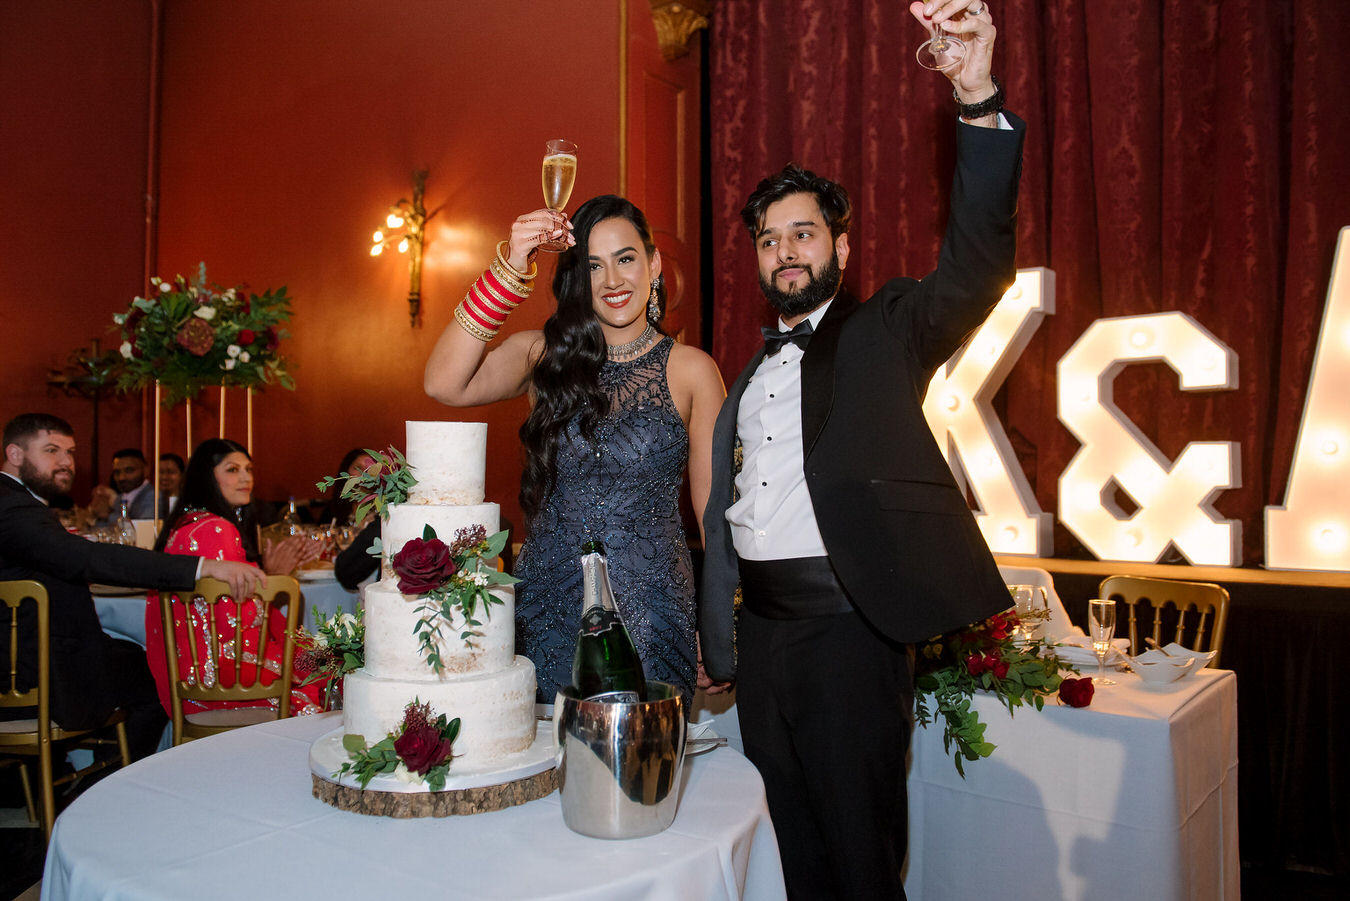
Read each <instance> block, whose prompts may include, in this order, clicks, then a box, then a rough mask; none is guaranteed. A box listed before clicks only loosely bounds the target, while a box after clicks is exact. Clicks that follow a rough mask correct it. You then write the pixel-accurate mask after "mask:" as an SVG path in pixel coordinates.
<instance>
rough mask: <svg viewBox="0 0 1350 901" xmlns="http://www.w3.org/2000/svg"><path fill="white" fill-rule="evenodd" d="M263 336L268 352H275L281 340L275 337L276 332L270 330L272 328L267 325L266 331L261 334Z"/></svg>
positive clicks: (272, 329)
mask: <svg viewBox="0 0 1350 901" xmlns="http://www.w3.org/2000/svg"><path fill="white" fill-rule="evenodd" d="M263 334H264V335H265V336H266V337H267V349H268V350H276V349H277V348H278V347H280V346H281V338H279V337H277V330H276V329H274V328H272V326H270V325H269V326H268V327H267V331H265V332H263Z"/></svg>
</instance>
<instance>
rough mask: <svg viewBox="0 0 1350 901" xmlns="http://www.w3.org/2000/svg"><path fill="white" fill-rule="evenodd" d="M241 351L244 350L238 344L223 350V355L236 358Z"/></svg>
mask: <svg viewBox="0 0 1350 901" xmlns="http://www.w3.org/2000/svg"><path fill="white" fill-rule="evenodd" d="M243 351H244V349H243V348H242V347H240V346H239V345H238V344H231V345H230V346H229V347H227V348H225V353H226V354H228V355H229V356H231V357H237V356H239V355H240V354H241V353H243Z"/></svg>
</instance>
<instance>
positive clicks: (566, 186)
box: [539, 138, 577, 253]
mask: <svg viewBox="0 0 1350 901" xmlns="http://www.w3.org/2000/svg"><path fill="white" fill-rule="evenodd" d="M543 179H544V206H546V207H548V208H549V209H550V210H562V208H563V207H565V206H567V201H568V199H569V198H570V197H571V196H572V185H573V184H575V183H576V180H577V145H576V144H573V143H572V142H571V141H564V140H563V139H562V138H554V139H553V140H552V141H549V142H547V143H546V144H544V166H543ZM539 249H540V250H547V251H548V252H549V253H561V252H562V251H564V250H566V249H567V242H566V241H562V240H558V241H544V242H543V243H542V244H540V245H539Z"/></svg>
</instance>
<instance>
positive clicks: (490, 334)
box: [455, 301, 497, 344]
mask: <svg viewBox="0 0 1350 901" xmlns="http://www.w3.org/2000/svg"><path fill="white" fill-rule="evenodd" d="M455 321H456V322H458V323H459V324H460V327H461V328H463V329H464V331H466V332H468V333H469V334H470V335H472V336H473V337H475V338H477V339H478V340H479V341H482V342H483V343H484V344H486V343H487V342H489V341H491V340H492V339H493V338H495V337H497V330H496V329H485V328H481V327H479V326H478V325H477V324H476V323H475V322H474V321H473V319H472V318H470V314H469V313H467V312H466V311H465V309H464V303H463V301H461V302H460V304H459V306H457V307H455Z"/></svg>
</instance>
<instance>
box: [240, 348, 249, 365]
mask: <svg viewBox="0 0 1350 901" xmlns="http://www.w3.org/2000/svg"><path fill="white" fill-rule="evenodd" d="M239 362H240V363H247V362H248V351H244V352H243V353H241V354H240V355H239Z"/></svg>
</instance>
